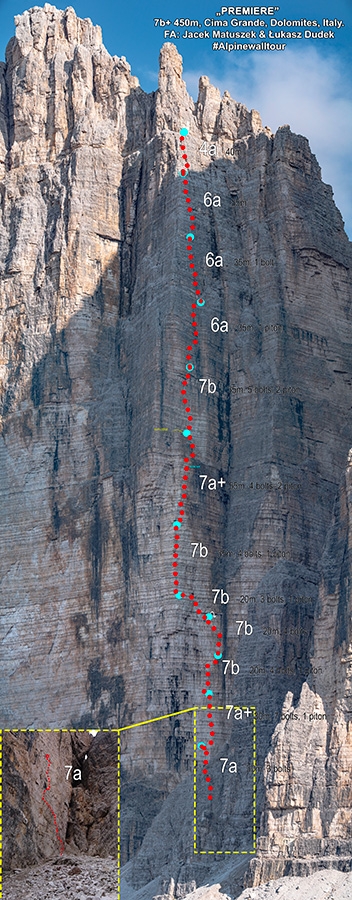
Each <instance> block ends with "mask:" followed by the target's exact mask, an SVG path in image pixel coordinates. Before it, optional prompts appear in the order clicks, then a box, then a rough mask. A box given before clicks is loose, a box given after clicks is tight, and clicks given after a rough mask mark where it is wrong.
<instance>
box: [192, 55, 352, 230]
mask: <svg viewBox="0 0 352 900" xmlns="http://www.w3.org/2000/svg"><path fill="white" fill-rule="evenodd" d="M200 74H207V75H208V76H209V78H210V80H211V81H212V83H213V84H215V85H216V86H217V87H218V88H220V90H221V91H224V90H228V91H229V92H230V94H231V95H232V97H234V99H235V100H238V101H240V102H242V103H245V105H246V106H247V107H248V108H249V109H257V110H258V112H259V113H260V115H261V118H262V121H263V124H264V125H269V126H270V128H271V129H272V131H276V129H277V128H278V127H279V125H285V124H289V125H290V126H291V129H292V131H295V132H297V133H298V134H303V135H305V137H307V138H308V140H309V143H310V146H311V149H312V152H313V153H314V154H315V156H316V157H317V159H318V162H319V164H320V166H321V168H322V177H323V180H324V181H325V182H327V183H328V184H331V185H332V188H333V191H334V197H335V202H336V205H337V206H338V208H339V209H340V211H341V213H342V217H343V219H344V220H345V222H346V230H347V232H348V233H349V234H350V235H352V198H351V174H350V171H351V165H350V153H351V150H350V148H351V145H352V100H351V99H350V95H351V90H350V85H349V83H348V79H347V76H346V71H345V72H344V71H343V62H342V60H339V59H338V58H337V57H336V56H335V54H334V55H332V54H325V56H323V55H322V54H320V53H319V52H318V51H317V50H316V49H315V48H314V47H312V48H302V49H298V48H294V49H292V50H285V51H284V53H280V54H277V53H276V54H269V53H267V54H264V53H263V54H259V53H258V54H257V55H256V56H255V57H251V58H250V59H249V58H248V59H243V58H242V59H241V63H240V64H238V65H236V62H235V61H234V60H233V58H232V59H231V61H230V60H229V61H227V60H226V62H225V67H224V69H223V72H222V75H221V77H220V78H219V77H218V76H217V75H216V73H215V72H213V73H212V72H210V71H207V72H206V73H205V72H204V73H203V72H199V74H198V73H195V72H192V71H189V72H187V71H186V72H185V73H184V79H185V81H186V83H187V87H188V90H189V91H190V93H191V94H192V96H193V97H194V98H195V99H196V97H197V94H198V78H199V75H200Z"/></svg>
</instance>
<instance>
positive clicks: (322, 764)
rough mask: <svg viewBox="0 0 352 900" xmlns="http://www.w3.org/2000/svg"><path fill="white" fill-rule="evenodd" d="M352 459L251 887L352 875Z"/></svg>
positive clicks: (278, 753)
mask: <svg viewBox="0 0 352 900" xmlns="http://www.w3.org/2000/svg"><path fill="white" fill-rule="evenodd" d="M351 485H352V454H351V453H350V454H349V459H348V466H347V470H346V475H345V478H344V479H343V482H342V484H341V489H340V492H339V495H338V497H337V501H336V504H335V508H334V513H333V517H332V524H331V527H330V529H329V531H328V534H327V540H326V545H325V549H324V553H323V556H322V562H321V566H320V570H321V579H320V585H319V601H318V604H317V607H316V618H315V624H314V645H313V651H314V656H313V657H312V672H313V674H312V675H311V677H310V681H311V684H312V689H311V688H310V687H309V686H308V684H307V683H304V684H303V687H302V691H301V696H300V698H299V701H298V703H297V705H294V704H293V702H292V701H293V697H292V694H290V693H288V694H287V696H286V698H285V704H284V707H283V711H282V721H281V722H280V723H279V724H278V725H277V727H276V729H275V732H274V734H273V738H272V746H271V749H270V751H269V753H268V756H267V758H266V764H265V774H264V780H265V787H266V796H265V806H264V812H263V817H262V834H263V837H261V839H260V841H259V854H258V857H257V859H256V860H255V861H253V863H252V864H251V871H250V874H249V877H248V883H250V884H260V883H261V882H262V881H265V880H267V879H268V878H276V877H278V876H280V875H308V874H309V873H311V872H313V871H314V870H315V869H317V868H321V867H322V865H323V866H324V865H325V866H326V867H327V868H328V867H329V866H331V865H333V866H334V867H335V868H339V869H341V870H342V871H348V870H350V869H351V849H352V792H351V777H350V773H351V765H352V737H351V712H352V710H351V699H350V698H351V675H352V668H351V661H352V647H351V617H350V598H349V589H350V588H349V586H350V584H351V556H350V547H351V534H352V528H351V526H352V505H351V500H352V491H351Z"/></svg>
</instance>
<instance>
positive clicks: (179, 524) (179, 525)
mask: <svg viewBox="0 0 352 900" xmlns="http://www.w3.org/2000/svg"><path fill="white" fill-rule="evenodd" d="M172 524H173V526H174V527H175V525H177V527H178V528H181V525H182V522H177V521H176V522H173V523H172Z"/></svg>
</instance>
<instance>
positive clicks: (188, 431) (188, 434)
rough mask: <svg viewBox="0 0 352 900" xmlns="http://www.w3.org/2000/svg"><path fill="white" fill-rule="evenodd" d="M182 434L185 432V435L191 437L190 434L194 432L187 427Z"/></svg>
mask: <svg viewBox="0 0 352 900" xmlns="http://www.w3.org/2000/svg"><path fill="white" fill-rule="evenodd" d="M182 434H183V437H189V436H190V434H192V432H191V431H190V430H189V428H185V429H184V431H183V432H182Z"/></svg>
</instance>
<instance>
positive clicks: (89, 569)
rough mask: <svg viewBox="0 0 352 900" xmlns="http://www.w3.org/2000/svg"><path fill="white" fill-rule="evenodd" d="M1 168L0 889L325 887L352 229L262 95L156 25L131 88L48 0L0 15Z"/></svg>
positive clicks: (346, 489)
mask: <svg viewBox="0 0 352 900" xmlns="http://www.w3.org/2000/svg"><path fill="white" fill-rule="evenodd" d="M182 128H186V130H187V131H188V134H187V155H188V161H189V165H190V169H189V191H190V194H191V197H192V204H193V211H194V216H195V222H196V231H195V234H196V240H195V243H194V257H195V264H196V266H197V272H198V280H199V286H200V290H201V292H202V297H203V298H204V300H205V301H206V305H205V307H204V309H202V310H199V314H198V311H197V321H198V332H199V343H198V345H197V347H196V349H195V351H194V362H195V368H194V372H193V373H192V377H191V378H190V380H189V395H190V402H191V405H192V413H193V416H194V434H195V436H196V458H195V459H194V465H195V466H197V467H198V468H194V469H193V470H192V472H191V470H190V475H189V479H188V499H187V510H186V514H185V518H184V522H183V525H182V539H181V541H180V546H181V549H180V561H179V573H180V578H181V582H182V583H183V584H186V585H187V589H188V594H189V593H191V591H193V592H194V594H195V595H196V598H197V600H199V603H200V606H201V608H202V610H203V609H205V610H212V611H213V612H215V613H216V619H215V622H216V623H217V627H218V628H220V629H221V633H222V641H223V644H222V652H223V658H224V660H229V667H228V670H227V671H226V673H225V668H224V664H223V663H221V665H217V666H216V667H215V668H214V672H213V673H212V690H213V697H214V707H215V708H214V713H213V717H214V723H215V731H216V738H215V744H214V750H213V752H212V753H211V754H210V762H209V772H210V776H211V780H212V785H213V787H214V799H213V802H212V803H211V804H209V803H207V796H206V787H205V780H204V775H203V773H202V771H201V764H200V756H199V750H198V746H197V742H198V743H199V742H200V743H201V741H202V740H203V739H204V734H205V727H206V718H205V716H206V714H205V711H204V710H202V709H201V707H202V704H204V696H203V694H202V690H203V688H204V680H203V673H204V664H205V663H206V662H207V661H208V660H210V659H212V658H213V653H214V646H213V644H214V641H213V636H212V634H211V629H206V628H203V627H201V626H203V623H202V622H201V621H200V619H201V617H200V616H198V617H197V616H196V615H195V611H194V609H193V607H192V604H191V603H190V602H189V601H188V602H183V601H178V600H176V599H175V596H174V592H173V583H172V577H171V561H172V552H173V540H174V533H173V522H174V520H175V516H176V511H177V508H178V504H179V499H180V482H181V475H182V465H183V457H184V452H185V451H184V447H185V438H184V436H183V434H182V429H183V427H184V425H183V409H182V403H181V399H180V384H181V380H182V378H184V377H185V376H184V372H185V348H186V347H187V345H188V343H189V340H190V317H189V306H190V302H191V300H192V299H193V294H192V286H191V284H190V276H189V269H188V261H187V256H186V251H185V235H186V234H187V231H188V229H189V217H188V213H187V209H186V207H185V202H184V196H183V183H182V177H180V170H181V167H182V165H183V163H182V159H181V152H180V129H182ZM214 148H215V149H214ZM0 187H1V191H0V204H1V215H0V276H1V278H0V401H1V410H0V431H1V436H0V494H1V502H0V592H1V605H0V654H1V680H0V727H1V728H2V729H3V734H2V737H3V787H4V802H3V830H4V897H6V900H7V898H8V900H22V898H23V900H24V898H25V897H26V900H37V898H39V897H40V898H41V900H46V898H49V897H50V898H54V900H55V898H56V897H57V898H60V897H67V898H72V900H86V898H92V900H98V898H99V900H100V898H109V900H110V898H112V897H117V896H118V897H119V900H120V898H121V900H153V898H158V900H183V898H186V897H187V898H188V897H192V900H221V898H222V897H223V898H224V900H226V897H228V898H231V900H234V898H239V897H240V898H241V900H271V898H273V897H276V896H278V897H279V898H280V900H291V898H294V897H296V896H299V898H300V900H320V898H327V900H330V898H334V900H347V898H348V897H350V896H351V893H352V882H351V878H352V874H351V871H352V862H351V859H352V857H351V850H352V782H351V766H352V724H351V722H352V718H351V716H352V696H351V677H352V635H351V598H350V591H351V583H352V582H351V579H352V571H351V559H352V557H351V553H352V522H351V518H352V452H351V447H352V417H351V405H352V404H351V382H352V353H351V343H352V315H351V278H350V271H351V244H350V242H349V240H348V238H347V235H346V233H345V231H344V223H343V220H342V217H341V214H340V212H339V210H338V209H337V208H336V206H335V203H334V199H333V190H332V188H331V187H330V186H329V185H326V184H325V183H324V182H323V181H322V178H321V171H320V167H319V163H318V161H317V160H316V158H315V156H314V155H313V154H312V152H311V150H310V147H309V143H308V140H307V138H306V137H304V136H302V135H296V134H293V133H292V132H291V129H290V126H289V125H288V124H285V123H283V124H282V127H280V128H279V129H278V130H277V132H276V134H272V132H271V131H270V129H269V128H268V127H267V126H265V125H263V124H262V122H261V118H260V115H259V113H258V112H256V111H255V110H251V111H249V110H247V109H246V107H245V106H243V105H242V104H241V103H240V102H239V101H238V100H234V99H232V97H231V96H230V95H229V93H228V92H227V91H225V92H224V93H223V95H221V94H220V92H219V90H218V89H217V88H215V87H214V86H213V85H212V84H211V83H210V81H209V79H208V77H207V76H206V75H204V76H202V77H201V78H200V81H199V93H198V99H197V100H196V102H195V101H194V100H193V99H192V98H191V97H190V95H189V94H188V92H187V88H186V85H185V83H184V81H183V78H182V58H181V56H180V55H179V53H178V51H177V50H176V48H175V46H174V45H173V44H164V46H163V47H162V48H161V51H160V60H159V82H158V89H157V90H156V91H155V92H153V93H151V94H147V93H145V92H144V91H143V90H142V88H141V87H140V85H139V83H138V79H137V78H136V77H135V76H133V75H132V74H131V70H130V66H129V64H128V62H127V61H126V59H125V58H124V57H123V56H122V57H117V56H110V55H109V53H108V52H107V50H106V49H105V47H104V45H103V43H102V35H101V30H100V28H99V27H98V26H93V25H92V23H91V22H90V20H89V19H84V20H83V19H80V18H78V17H77V16H76V13H75V12H74V10H73V9H72V8H71V7H69V8H68V9H66V10H65V11H61V10H58V9H56V7H54V6H51V5H49V4H45V6H44V7H43V8H39V7H34V8H33V9H31V10H29V11H26V12H24V13H23V14H22V15H18V16H16V18H15V36H14V37H13V38H12V39H11V40H10V42H9V44H8V47H7V51H6V62H4V63H0ZM215 196H217V197H219V198H220V204H219V205H217V206H215V205H214V204H213V203H210V204H209V200H208V199H206V198H209V197H211V198H213V197H215ZM209 254H210V256H209ZM207 259H208V262H209V259H210V262H211V260H216V259H221V260H222V265H221V264H219V265H215V263H214V264H210V265H208V263H207ZM216 322H218V323H219V324H220V323H221V322H226V323H227V325H228V329H227V330H226V331H225V330H223V331H221V330H220V329H219V328H217V324H216ZM214 323H215V324H214ZM201 378H204V379H205V380H206V384H207V385H208V388H209V389H208V393H207V391H206V390H205V391H204V390H203V391H202V390H201V389H200V384H199V379H201ZM209 384H210V387H209ZM213 384H214V385H215V386H216V390H214V391H213V390H212V385H213ZM200 474H201V475H202V477H204V476H205V475H206V476H207V481H206V484H205V487H204V489H202V487H201V482H200V479H199V475H200ZM211 479H212V480H213V482H214V484H215V488H214V489H209V488H210V486H213V484H212V481H211ZM222 480H223V481H224V482H225V484H224V485H221V481H222ZM192 544H193V546H194V545H195V544H197V545H198V547H202V548H204V547H206V549H207V551H208V552H207V555H206V558H205V554H202V553H201V552H199V555H198V557H197V556H192ZM216 590H218V591H219V594H218V595H217V599H216V601H215V603H214V599H213V598H214V593H213V592H214V591H216ZM221 592H222V593H221ZM226 598H227V599H226ZM239 622H242V626H241V628H240V629H239ZM251 629H252V630H251ZM226 707H228V710H227V711H226ZM350 707H351V708H350ZM195 708H197V709H195ZM246 709H247V710H249V712H248V714H247V718H246V714H245V710H246ZM236 710H237V711H238V710H241V711H242V713H243V715H242V713H241V716H240V715H239V714H238V715H237V716H236ZM138 723H147V724H143V725H138ZM137 725H138V727H136V726H137ZM197 754H198V755H197ZM223 759H227V760H228V761H229V762H230V763H231V762H232V769H231V768H230V767H229V765H227V764H225V767H224V771H223V766H222V764H220V760H223ZM195 761H196V765H195ZM235 763H236V770H235ZM68 770H69V771H68ZM253 785H254V788H255V786H256V790H254V788H253ZM255 811H256V815H255V816H254V815H253V813H254V812H255ZM59 838H60V840H59ZM60 841H61V843H60ZM63 847H64V851H63V852H61V851H62V848H63ZM118 861H119V865H118Z"/></svg>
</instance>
